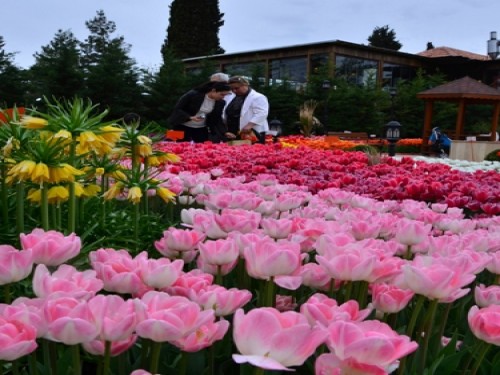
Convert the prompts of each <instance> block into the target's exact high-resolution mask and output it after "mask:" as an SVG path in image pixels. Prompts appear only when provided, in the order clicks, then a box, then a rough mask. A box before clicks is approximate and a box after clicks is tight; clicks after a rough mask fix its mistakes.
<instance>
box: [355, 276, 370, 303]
mask: <svg viewBox="0 0 500 375" xmlns="http://www.w3.org/2000/svg"><path fill="white" fill-rule="evenodd" d="M358 284H359V285H358V293H357V298H356V299H357V301H358V304H359V308H360V309H363V308H365V307H366V296H367V295H368V282H367V281H359V283H358Z"/></svg>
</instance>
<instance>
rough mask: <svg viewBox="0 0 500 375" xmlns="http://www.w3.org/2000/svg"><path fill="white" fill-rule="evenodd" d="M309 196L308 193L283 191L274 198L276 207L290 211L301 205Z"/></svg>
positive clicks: (281, 210)
mask: <svg viewBox="0 0 500 375" xmlns="http://www.w3.org/2000/svg"><path fill="white" fill-rule="evenodd" d="M309 198H310V196H309V193H304V192H285V193H283V194H281V195H280V196H278V197H277V198H276V200H275V202H276V209H277V210H278V211H280V212H286V211H290V210H293V209H295V208H299V207H300V206H302V205H303V204H304V203H306V202H307V200H308V199H309Z"/></svg>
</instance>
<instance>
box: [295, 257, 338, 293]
mask: <svg viewBox="0 0 500 375" xmlns="http://www.w3.org/2000/svg"><path fill="white" fill-rule="evenodd" d="M300 276H301V277H302V285H305V286H308V287H310V288H312V289H318V290H321V291H328V290H330V289H331V287H332V282H335V281H334V280H333V279H332V278H331V277H330V276H329V275H328V274H327V273H326V272H325V270H324V268H323V267H321V266H320V265H319V264H316V263H306V264H304V265H303V266H302V268H301V270H300ZM336 287H337V288H338V287H339V284H338V283H337V285H336Z"/></svg>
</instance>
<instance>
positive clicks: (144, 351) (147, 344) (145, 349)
mask: <svg viewBox="0 0 500 375" xmlns="http://www.w3.org/2000/svg"><path fill="white" fill-rule="evenodd" d="M151 343H152V342H151V341H150V340H147V339H142V340H141V344H142V345H141V368H146V367H147V365H148V361H147V358H148V355H149V349H150V348H151Z"/></svg>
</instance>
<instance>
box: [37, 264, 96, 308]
mask: <svg viewBox="0 0 500 375" xmlns="http://www.w3.org/2000/svg"><path fill="white" fill-rule="evenodd" d="M102 287H103V282H102V280H100V279H98V278H97V277H96V272H95V271H93V270H87V271H83V272H79V271H77V270H76V268H75V267H73V266H69V265H67V264H61V265H60V266H59V267H58V268H57V270H56V271H54V272H53V273H52V274H50V272H49V270H48V269H47V266H45V265H44V264H39V265H38V266H37V267H36V268H35V273H34V275H33V292H34V293H35V295H36V296H37V297H40V298H46V297H49V296H51V294H53V293H58V295H59V296H63V295H67V296H69V297H73V298H76V299H85V300H88V299H89V298H91V297H93V296H94V295H95V294H96V293H97V292H99V291H100V290H101V289H102Z"/></svg>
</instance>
